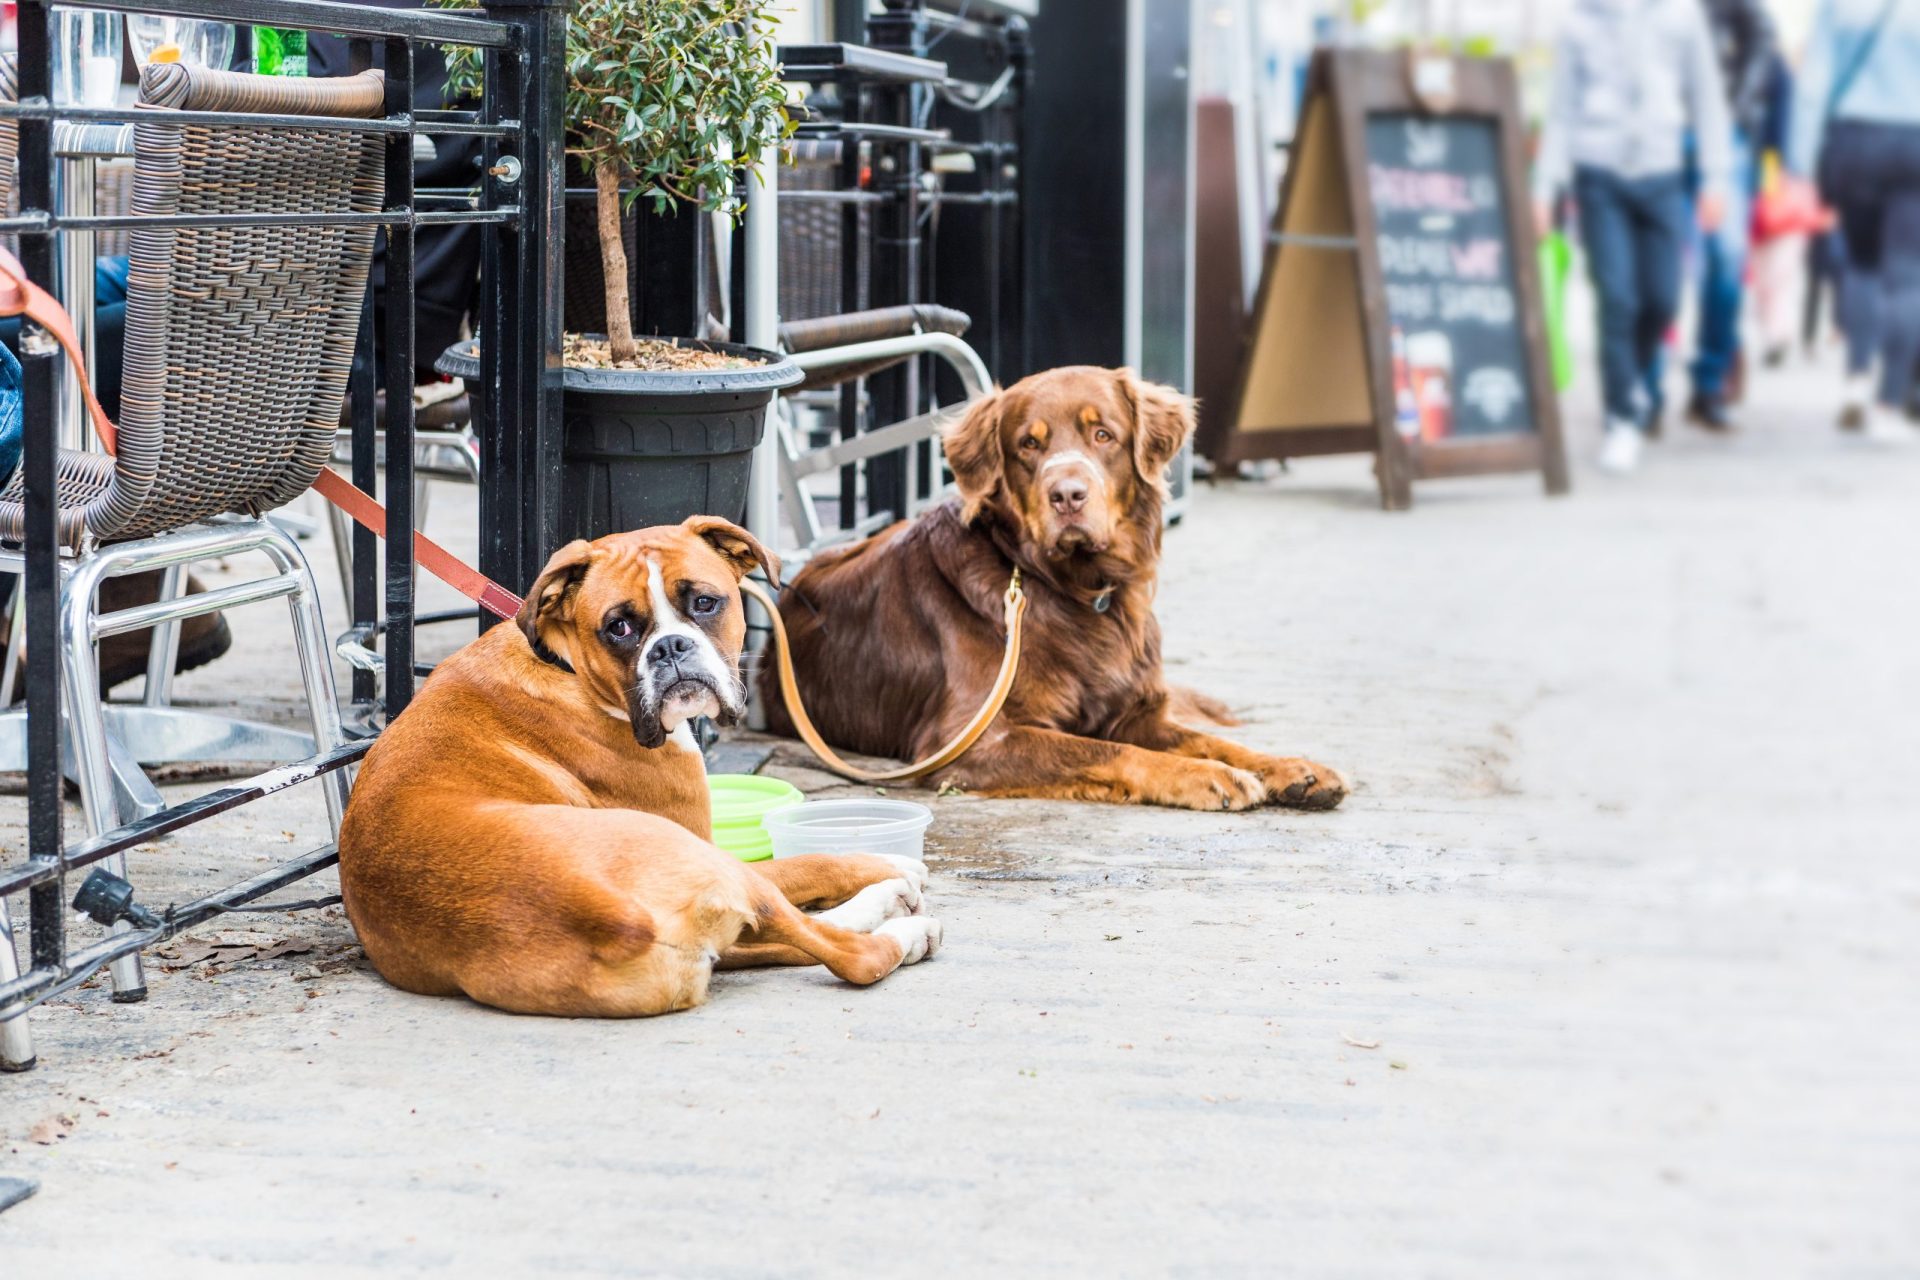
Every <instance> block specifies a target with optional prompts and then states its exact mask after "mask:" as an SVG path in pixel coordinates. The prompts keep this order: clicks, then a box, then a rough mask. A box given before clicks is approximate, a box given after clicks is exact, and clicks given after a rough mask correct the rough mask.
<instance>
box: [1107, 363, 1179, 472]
mask: <svg viewBox="0 0 1920 1280" xmlns="http://www.w3.org/2000/svg"><path fill="white" fill-rule="evenodd" d="M1114 376H1115V377H1116V378H1117V379H1118V380H1119V383H1120V394H1121V395H1123V396H1125V397H1126V398H1127V400H1128V402H1129V403H1131V404H1132V405H1133V467H1134V470H1135V471H1137V472H1139V474H1140V478H1141V479H1142V480H1144V481H1146V482H1147V483H1148V484H1150V485H1155V486H1157V487H1159V488H1162V489H1164V488H1165V487H1166V470H1167V464H1168V463H1169V462H1172V461H1173V455H1174V454H1176V453H1179V452H1180V447H1181V446H1182V445H1184V444H1186V442H1187V441H1188V439H1189V438H1191V437H1192V435H1193V401H1192V400H1190V399H1188V398H1187V397H1186V396H1183V395H1181V394H1180V393H1179V392H1178V391H1175V390H1174V389H1173V388H1172V387H1165V386H1161V385H1160V384H1159V383H1157V382H1146V381H1143V380H1142V379H1141V377H1140V375H1138V374H1136V373H1135V372H1134V371H1133V370H1131V369H1120V370H1118V371H1116V372H1115V374H1114Z"/></svg>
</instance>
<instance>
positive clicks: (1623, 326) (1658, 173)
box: [1534, 0, 1920, 471]
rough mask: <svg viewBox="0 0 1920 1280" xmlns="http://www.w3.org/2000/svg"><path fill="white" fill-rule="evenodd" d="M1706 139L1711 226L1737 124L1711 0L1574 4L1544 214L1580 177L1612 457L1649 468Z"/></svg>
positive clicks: (1541, 189)
mask: <svg viewBox="0 0 1920 1280" xmlns="http://www.w3.org/2000/svg"><path fill="white" fill-rule="evenodd" d="M1916 2H1920V0H1916ZM1689 128H1691V129H1692V131H1693V136H1694V138H1695V140H1696V142H1697V151H1696V154H1697V167H1698V172H1699V199H1698V203H1697V208H1696V213H1697V217H1698V221H1699V224H1700V227H1701V229H1702V230H1703V231H1706V232H1709V233H1711V232H1714V231H1717V230H1718V229H1719V227H1720V225H1721V223H1722V221H1723V219H1724V216H1725V212H1726V207H1727V199H1728V190H1729V187H1730V184H1731V180H1732V157H1731V154H1730V151H1731V148H1730V140H1731V138H1732V136H1733V135H1732V128H1733V126H1732V124H1731V123H1730V121H1729V119H1728V112H1727V100H1726V96H1725V94H1724V92H1723V90H1722V88H1721V83H1720V66H1719V58H1718V51H1717V48H1716V46H1715V44H1714V40H1713V35H1712V32H1711V31H1710V30H1709V29H1708V25H1707V15H1706V11H1705V9H1703V8H1702V6H1701V0H1574V3H1573V5H1572V8H1571V10H1570V11H1569V13H1568V15H1567V18H1566V22H1565V25H1564V26H1563V27H1562V29H1561V33H1560V40H1559V45H1558V51H1557V54H1556V57H1555V64H1554V71H1553V95H1552V101H1551V103H1550V105H1549V107H1548V110H1547V117H1546V121H1545V125H1544V127H1543V129H1542V133H1541V140H1540V157H1539V162H1538V165H1537V167H1536V169H1535V172H1534V200H1535V209H1534V216H1535V218H1536V220H1537V221H1538V222H1539V223H1540V225H1541V227H1542V229H1543V230H1544V229H1545V228H1547V227H1548V226H1549V225H1550V224H1551V213H1552V207H1553V199H1554V197H1555V196H1556V195H1557V193H1558V192H1559V191H1560V189H1561V188H1562V187H1563V186H1564V185H1565V184H1566V183H1567V181H1568V179H1569V177H1571V179H1572V185H1573V195H1574V201H1575V203H1576V204H1577V205H1578V207H1579V217H1580V233H1581V240H1582V242H1583V244H1584V245H1585V247H1586V253H1587V270H1588V272H1589V273H1590V274H1591V275H1592V277H1593V285H1594V291H1595V293H1596V294H1597V295H1598V297H1599V309H1600V375H1601V383H1602V390H1603V395H1604V398H1605V401H1606V415H1607V422H1606V435H1605V439H1604V443H1603V444H1602V446H1601V450H1600V465H1601V466H1602V467H1604V468H1606V469H1607V470H1610V471H1631V470H1633V469H1634V468H1635V467H1637V466H1638V465H1639V462H1640V450H1641V445H1642V444H1643V442H1644V440H1645V432H1646V430H1647V427H1648V425H1649V424H1650V423H1651V422H1652V421H1654V419H1655V418H1656V417H1657V416H1658V414H1659V413H1660V411H1661V408H1662V405H1661V394H1660V389H1659V386H1658V381H1657V374H1658V361H1657V359H1656V357H1657V355H1658V353H1659V350H1660V344H1661V342H1662V341H1664V340H1665V338H1666V334H1667V330H1668V328H1670V327H1671V326H1672V324H1673V318H1674V313H1675V312H1676V311H1677V310H1678V307H1679V301H1680V271H1681V252H1682V249H1683V247H1684V245H1685V243H1686V238H1687V218H1688V206H1689V201H1688V194H1687V177H1686V173H1685V154H1686V138H1687V131H1688V129H1689Z"/></svg>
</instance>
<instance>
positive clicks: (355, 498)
mask: <svg viewBox="0 0 1920 1280" xmlns="http://www.w3.org/2000/svg"><path fill="white" fill-rule="evenodd" d="M11 315H24V316H26V317H27V318H28V319H30V320H32V321H34V322H35V323H37V324H39V325H40V326H41V327H42V328H44V329H46V330H47V331H48V332H49V333H51V334H53V336H54V339H55V341H57V342H58V343H59V344H60V346H61V347H62V348H63V349H64V350H65V351H66V353H67V359H68V360H69V361H70V362H71V363H72V364H73V369H74V373H75V374H76V375H77V376H78V378H79V381H80V392H81V394H82V395H83V396H85V397H86V403H87V412H88V414H89V416H91V417H92V419H93V425H94V430H95V431H97V432H98V433H99V436H100V443H101V445H102V446H103V447H104V448H105V449H106V451H107V452H108V453H112V452H113V451H114V445H115V443H116V441H117V439H118V433H117V432H116V431H115V430H114V426H113V422H112V420H111V419H109V418H108V417H107V415H106V413H105V411H104V410H102V409H101V408H100V402H99V401H98V400H96V399H94V395H93V387H92V386H91V385H90V384H89V383H88V381H87V373H86V363H85V361H83V360H82V359H81V357H80V344H79V342H78V341H77V340H76V339H75V337H74V332H73V322H72V320H71V318H69V317H68V315H67V312H66V308H64V307H62V306H61V305H60V303H59V302H58V301H57V300H55V299H54V298H53V297H52V295H50V294H48V293H47V292H46V291H45V290H43V289H41V288H40V287H39V286H38V285H36V284H34V283H33V282H32V281H31V280H29V279H27V273H26V270H25V269H24V268H23V267H22V266H21V265H20V262H19V260H18V259H17V258H15V257H14V256H13V255H12V254H10V253H8V252H7V251H6V250H4V249H0V316H11ZM313 487H314V490H315V491H316V492H318V493H319V494H320V496H321V497H323V498H325V499H326V500H327V501H328V502H331V503H332V504H333V505H334V506H336V507H339V508H340V509H341V510H342V511H344V512H346V513H347V514H348V515H349V516H351V517H353V519H354V520H356V521H357V522H359V523H360V524H361V525H363V526H365V527H366V528H368V529H371V530H372V531H373V533H374V536H376V537H379V538H384V537H386V536H387V509H386V508H385V507H384V506H382V505H381V504H380V503H379V502H377V501H375V500H374V498H373V497H372V495H370V494H366V493H363V492H361V491H360V490H359V489H358V488H356V487H355V486H354V484H353V483H352V482H351V481H349V480H348V479H347V478H346V477H345V476H343V475H341V474H340V473H339V472H337V471H335V470H334V469H333V468H331V467H322V468H321V469H320V474H319V475H318V476H316V477H315V478H314V481H313ZM413 558H414V560H415V561H416V562H417V563H418V564H419V565H420V567H421V568H423V569H425V570H426V571H427V572H428V573H430V574H432V575H433V576H434V577H436V578H438V579H440V581H442V582H444V583H446V584H447V585H448V586H450V587H452V588H453V589H454V590H455V591H458V592H459V593H460V594H461V595H463V596H465V597H466V598H467V599H469V600H471V601H473V602H474V603H475V604H477V605H479V606H480V607H481V608H483V609H485V610H487V611H488V612H489V613H492V614H494V615H495V616H496V617H500V618H511V617H513V616H514V615H515V614H516V613H518V612H519V611H520V603H521V601H520V597H519V596H517V595H515V594H514V593H513V592H511V591H509V590H507V589H506V588H505V587H503V586H501V585H500V584H499V583H497V582H495V581H494V580H493V579H491V578H489V577H487V576H486V575H485V574H483V573H481V572H480V571H479V570H478V569H475V568H474V567H473V566H471V565H469V564H466V563H465V562H463V561H462V560H461V559H460V558H459V557H458V556H455V555H454V554H453V553H452V552H451V551H448V550H447V549H446V548H445V547H442V546H441V545H440V544H439V543H437V542H435V541H433V539H431V538H429V537H427V536H426V535H425V534H424V533H420V532H418V531H415V533H414V535H413ZM740 589H741V590H742V591H743V592H745V593H746V594H747V595H750V596H752V597H753V598H754V599H755V600H758V601H759V602H760V604H761V605H762V607H764V608H765V609H766V611H767V616H768V617H769V618H770V619H772V621H773V647H774V653H775V655H776V659H777V661H778V663H779V672H780V698H781V701H783V702H785V703H786V706H787V714H788V716H790V717H791V718H792V719H793V727H794V730H795V731H796V732H798V733H799V735H800V738H801V741H803V742H805V743H806V744H807V746H808V747H810V748H812V750H813V754H815V755H816V756H819V757H820V760H821V762H822V763H823V764H825V765H826V766H827V768H828V769H830V770H832V771H833V772H834V773H837V774H839V775H840V776H841V777H843V778H850V779H852V780H853V781H855V782H906V781H911V780H913V779H916V778H923V777H925V776H926V775H928V774H930V773H935V772H937V771H939V770H941V769H944V768H946V767H947V766H948V765H950V764H952V763H953V762H954V761H956V760H958V759H959V758H960V757H961V756H964V755H965V754H966V753H967V752H968V750H970V749H971V748H972V747H973V744H974V743H976V742H978V741H979V740H980V738H981V736H982V735H983V734H985V733H986V731H987V729H988V727H989V726H991V725H992V724H993V720H994V717H995V716H998V715H999V714H1000V709H1001V708H1002V707H1004V706H1006V703H1007V697H1008V695H1010V694H1011V693H1012V692H1013V681H1014V677H1015V676H1016V675H1018V674H1019V671H1020V619H1021V617H1022V616H1023V615H1024V614H1025V613H1026V611H1027V596H1026V592H1024V591H1023V590H1021V588H1020V570H1019V568H1018V567H1016V568H1015V569H1014V571H1013V577H1012V579H1011V580H1010V581H1009V582H1008V583H1007V590H1006V595H1005V596H1004V600H1005V604H1006V628H1007V647H1006V652H1005V654H1004V655H1003V656H1002V657H1001V659H1000V672H999V674H998V675H996V676H995V677H994V681H993V688H992V689H991V690H990V691H989V692H988V694H987V700H986V701H985V702H983V703H982V704H981V705H980V709H979V710H978V711H976V712H975V713H974V715H973V719H971V720H969V721H967V724H966V727H965V728H963V729H961V730H960V732H959V733H958V734H957V735H955V736H954V738H953V740H952V741H950V742H948V743H947V744H946V745H945V746H943V747H941V748H940V749H939V750H938V751H936V752H934V753H933V754H932V755H930V756H928V757H927V758H926V759H924V760H917V761H915V762H914V763H912V764H909V765H902V766H901V767H899V768H897V769H859V768H855V767H854V766H853V765H850V764H848V763H847V762H846V761H845V760H842V759H841V758H840V757H839V755H838V754H836V753H835V752H834V749H833V748H832V747H830V746H828V745H827V742H826V739H824V738H822V737H821V736H820V731H819V730H818V729H816V728H814V727H813V720H812V718H811V717H809V716H808V715H807V709H806V707H805V705H804V704H803V703H802V702H801V700H800V685H799V683H798V682H797V681H796V680H795V679H794V675H793V655H792V651H791V648H790V646H789V645H788V642H787V625H786V623H785V622H784V621H783V620H782V619H781V617H780V606H779V605H778V604H776V603H775V602H774V599H773V597H772V596H771V595H770V594H768V592H767V590H766V588H764V587H762V586H761V585H760V584H759V583H757V582H754V581H753V580H752V579H743V580H742V581H741V583H740Z"/></svg>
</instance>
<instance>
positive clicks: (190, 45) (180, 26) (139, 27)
mask: <svg viewBox="0 0 1920 1280" xmlns="http://www.w3.org/2000/svg"><path fill="white" fill-rule="evenodd" d="M127 40H128V42H129V43H130V44H131V45H132V46H133V60H134V61H135V62H137V63H139V64H140V65H141V66H145V65H146V64H147V62H148V60H149V59H151V58H152V57H153V51H154V50H155V49H160V48H164V47H165V46H167V45H173V46H174V47H175V48H177V49H179V50H180V61H182V62H184V63H186V64H187V65H188V66H192V67H212V68H214V69H215V70H216V71H226V70H229V69H231V67H232V65H233V24H232V23H231V22H209V21H207V20H206V19H204V18H168V17H162V16H161V15H159V14H154V13H130V14H128V15H127Z"/></svg>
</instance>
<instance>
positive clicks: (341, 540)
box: [327, 502, 353, 613]
mask: <svg viewBox="0 0 1920 1280" xmlns="http://www.w3.org/2000/svg"><path fill="white" fill-rule="evenodd" d="M327 527H328V528H329V529H331V530H332V531H333V560H334V563H335V564H336V565H337V566H338V567H339V569H340V598H341V599H342V600H345V601H346V602H347V611H348V612H349V613H351V612H352V611H353V521H352V519H351V518H350V517H349V516H348V515H347V513H346V512H344V511H342V510H341V509H340V508H338V507H336V506H334V505H333V504H332V503H331V502H329V503H328V504H327Z"/></svg>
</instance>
